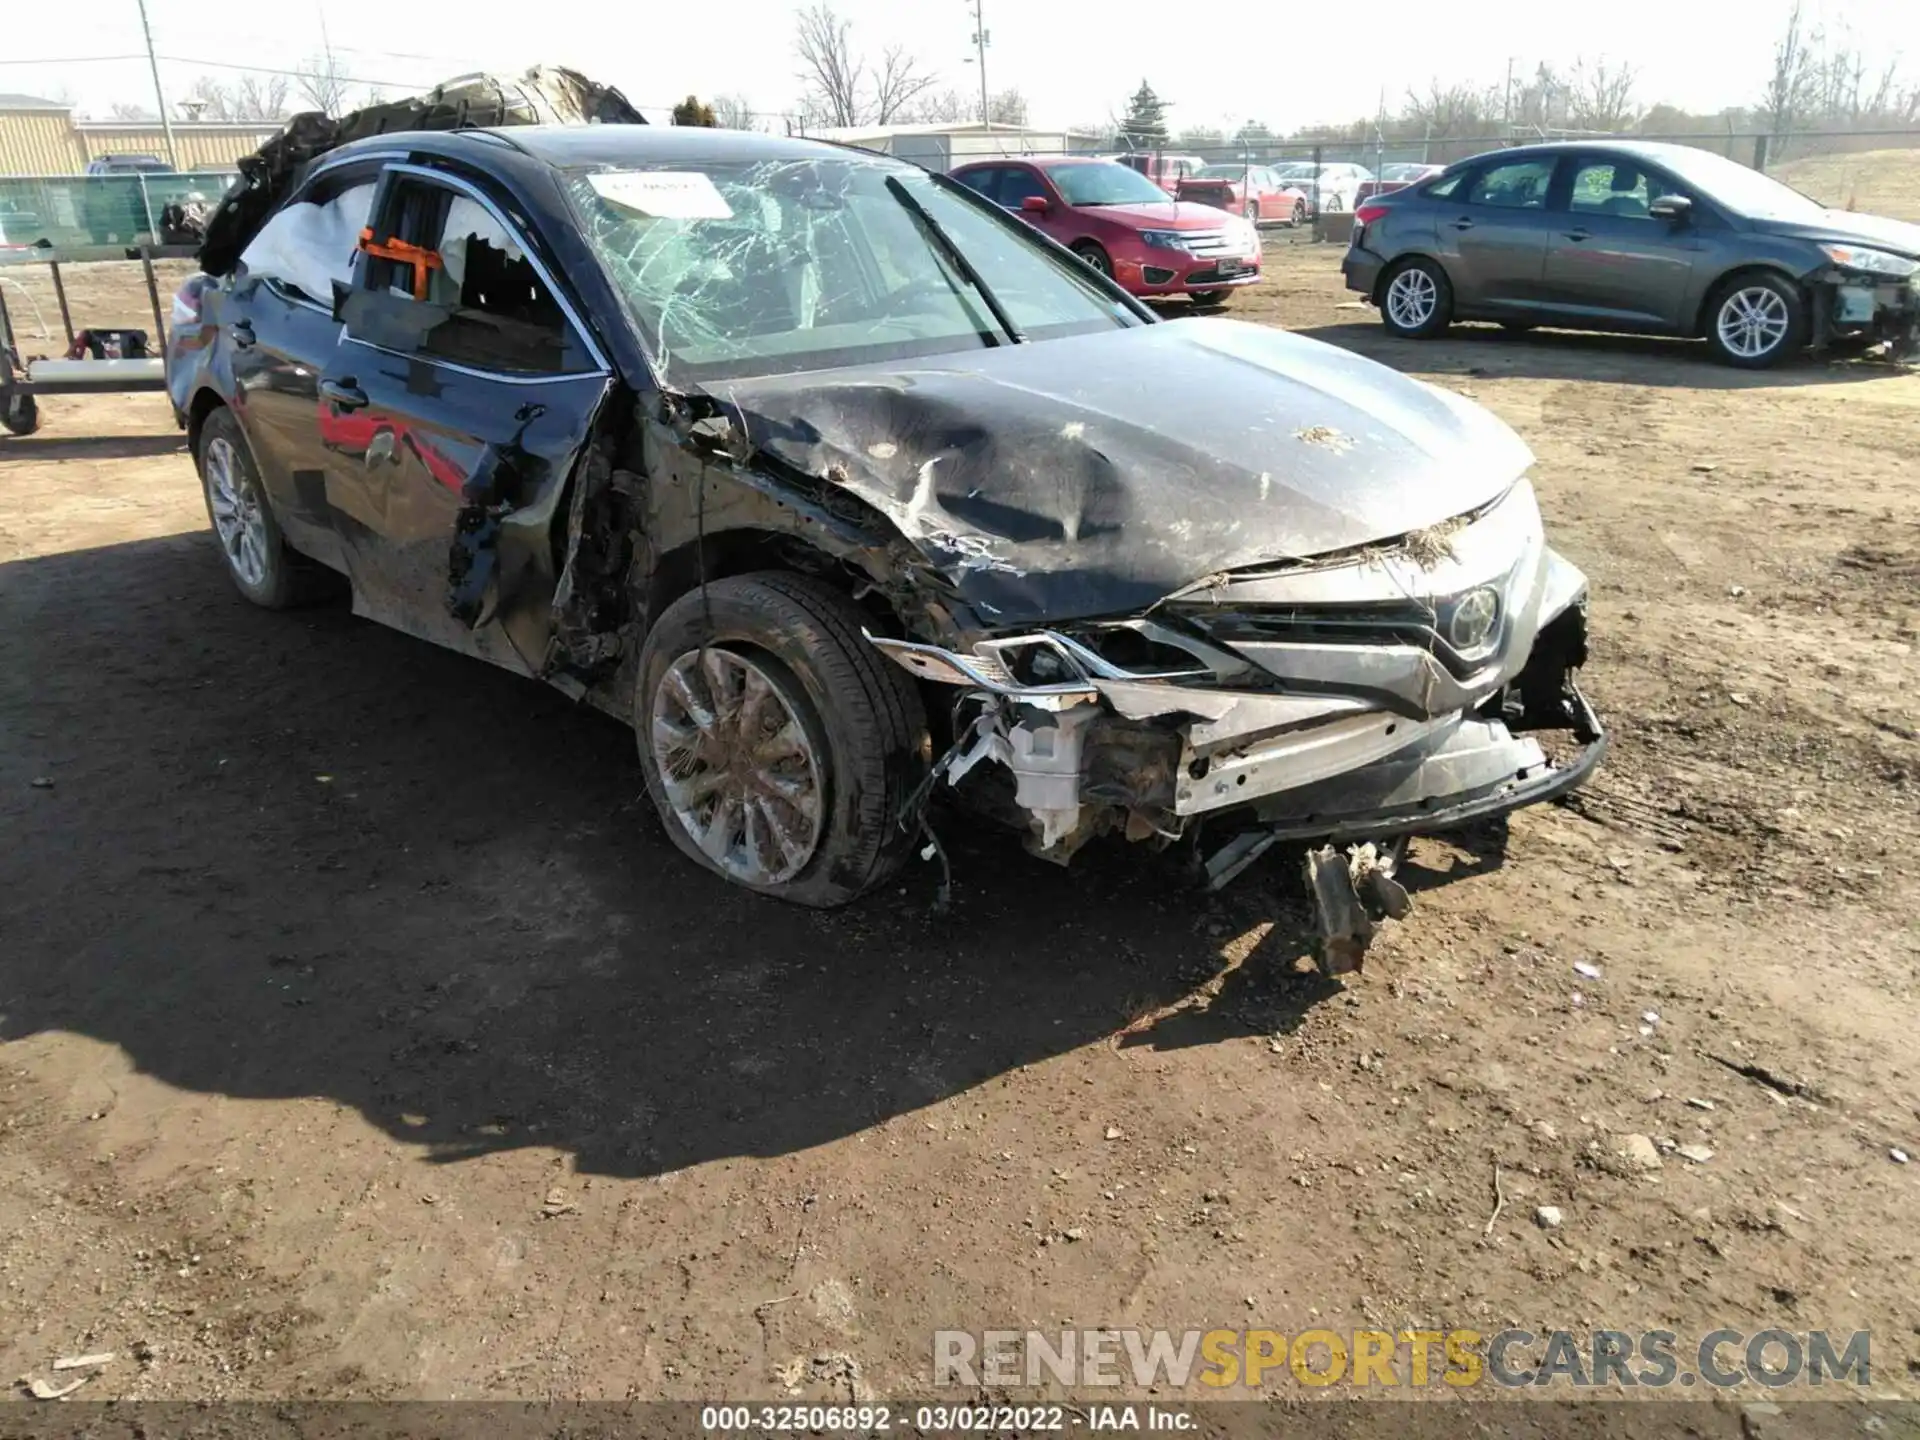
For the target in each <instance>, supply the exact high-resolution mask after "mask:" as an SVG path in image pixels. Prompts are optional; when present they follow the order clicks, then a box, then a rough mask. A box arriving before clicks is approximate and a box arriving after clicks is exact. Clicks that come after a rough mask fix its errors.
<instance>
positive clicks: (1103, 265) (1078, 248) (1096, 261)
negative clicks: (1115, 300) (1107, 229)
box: [1073, 240, 1113, 279]
mask: <svg viewBox="0 0 1920 1440" xmlns="http://www.w3.org/2000/svg"><path fill="white" fill-rule="evenodd" d="M1073 253H1074V254H1076V255H1078V256H1079V257H1080V258H1081V259H1082V260H1084V261H1086V262H1087V264H1089V265H1091V266H1092V267H1093V268H1094V269H1095V270H1098V271H1099V272H1100V273H1101V274H1102V275H1105V276H1107V277H1108V278H1109V279H1111V278H1112V277H1113V261H1112V260H1110V259H1108V258H1107V252H1106V251H1105V250H1102V249H1101V248H1100V247H1099V246H1098V245H1096V244H1094V242H1093V241H1091V240H1082V241H1081V242H1080V243H1079V244H1077V245H1075V246H1074V247H1073Z"/></svg>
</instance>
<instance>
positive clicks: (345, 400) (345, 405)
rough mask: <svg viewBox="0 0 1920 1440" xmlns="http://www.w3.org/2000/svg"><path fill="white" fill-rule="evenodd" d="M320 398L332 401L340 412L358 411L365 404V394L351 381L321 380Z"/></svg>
mask: <svg viewBox="0 0 1920 1440" xmlns="http://www.w3.org/2000/svg"><path fill="white" fill-rule="evenodd" d="M320 398H321V399H323V400H330V401H332V402H333V403H334V404H335V405H337V406H339V407H340V408H341V409H342V410H358V409H360V408H361V407H362V406H364V405H365V404H366V403H367V392H366V391H364V390H362V389H361V388H360V387H359V386H358V385H356V384H354V383H353V381H351V380H322V381H321V382H320Z"/></svg>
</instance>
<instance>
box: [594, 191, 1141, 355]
mask: <svg viewBox="0 0 1920 1440" xmlns="http://www.w3.org/2000/svg"><path fill="white" fill-rule="evenodd" d="M564 178H565V188H566V191H567V195H568V198H569V200H570V201H571V203H572V205H573V207H574V210H575V212H576V215H577V217H578V219H579V222H580V228H581V232H582V234H583V235H584V236H585V238H586V240H587V242H588V244H589V245H590V246H591V248H592V249H593V252H594V254H595V256H596V258H597V259H598V260H599V262H600V264H601V266H602V268H603V269H604V270H605V272H606V274H607V276H608V278H609V279H610V280H611V281H612V283H613V287H614V289H615V290H616V291H617V292H618V293H619V295H620V298H621V300H622V302H623V303H624V304H625V305H626V307H627V309H628V312H629V315H630V316H631V318H632V319H633V321H634V323H635V324H636V326H637V327H638V329H639V331H640V334H641V337H642V339H643V340H644V342H645V343H646V346H647V348H648V351H649V353H650V355H651V357H652V360H653V362H654V365H655V367H656V369H657V370H658V371H659V373H660V375H661V378H662V379H663V380H666V381H668V382H670V383H675V382H680V383H691V382H701V381H707V380H714V379H725V378H735V377H743V376H748V375H765V374H775V373H782V372H793V371H804V370H819V369H826V368H830V367H833V366H838V365H856V364H868V363H873V362H876V361H887V360H906V359H914V358H918V357H925V356H933V355H944V354H952V353H955V352H959V351H966V350H977V349H983V348H988V347H992V346H998V345H1004V344H1009V343H1013V337H1011V336H1009V335H1008V333H1007V331H1006V330H1005V328H1004V327H1002V326H1001V325H1000V324H999V322H998V321H997V320H996V318H995V316H994V314H993V307H992V306H991V305H990V304H988V303H987V302H986V301H985V300H984V299H983V298H982V296H981V294H980V291H979V290H978V288H976V287H975V286H974V284H973V283H972V281H971V279H970V278H969V277H968V276H967V275H965V274H964V273H962V271H961V268H960V267H958V266H956V265H955V264H953V262H952V260H951V259H950V258H949V257H948V256H947V255H946V254H945V253H944V251H943V249H942V248H941V246H940V245H939V243H938V241H937V240H936V239H935V237H934V236H933V235H932V234H930V233H929V230H928V227H927V226H926V225H925V224H923V223H922V221H921V219H920V217H919V216H917V215H916V214H915V213H914V209H913V207H912V206H911V205H909V204H907V203H905V202H904V201H903V200H902V199H901V197H900V196H898V195H896V194H895V193H893V191H892V190H891V189H890V188H889V186H888V184H887V181H888V180H889V178H893V179H897V181H898V182H899V183H900V184H901V185H903V186H905V187H906V189H907V190H908V192H909V193H910V195H911V197H912V199H913V200H916V201H918V202H919V204H920V206H921V207H923V208H924V210H925V211H926V213H927V215H928V216H929V217H930V218H931V219H932V221H933V222H934V223H935V224H936V225H937V226H938V227H939V229H941V230H942V231H944V232H945V233H946V235H947V236H948V237H949V238H950V239H951V240H952V242H953V244H954V246H955V247H956V248H957V249H958V250H959V251H960V252H961V253H962V254H963V255H964V256H965V257H966V259H967V261H968V262H969V264H970V266H971V268H972V269H973V271H974V272H975V273H976V274H977V275H978V276H979V278H980V279H981V280H982V281H983V282H984V283H985V284H986V286H987V287H988V288H989V289H990V290H991V291H992V292H993V296H994V298H995V299H996V300H997V301H998V302H999V303H1000V305H1001V306H1002V307H1003V309H1004V310H1005V312H1006V315H1007V318H1008V319H1009V320H1011V321H1012V323H1013V325H1014V326H1015V327H1016V328H1017V329H1018V330H1019V331H1021V332H1022V333H1023V334H1024V336H1025V338H1026V339H1028V340H1036V341H1044V340H1049V339H1054V338H1058V337H1061V336H1068V335H1084V334H1090V333H1094V332H1098V331H1103V330H1114V329H1121V328H1125V327H1127V326H1132V325H1140V324H1145V323H1149V322H1147V321H1144V320H1142V319H1141V318H1140V317H1139V316H1138V315H1137V314H1136V313H1135V312H1134V311H1133V310H1131V309H1130V308H1129V307H1128V306H1127V305H1126V304H1124V303H1123V302H1121V301H1119V300H1117V299H1115V298H1114V297H1113V296H1112V295H1111V294H1110V293H1107V292H1105V291H1103V290H1102V289H1101V288H1100V287H1099V285H1098V283H1097V282H1096V281H1095V280H1094V279H1093V277H1092V276H1091V275H1090V274H1089V273H1088V272H1087V271H1086V270H1085V269H1084V268H1083V267H1082V265H1081V263H1080V262H1079V261H1078V260H1076V259H1074V258H1073V257H1071V256H1064V255H1056V254H1054V253H1052V252H1051V251H1050V250H1049V249H1048V248H1047V247H1046V246H1045V245H1044V244H1042V243H1041V242H1039V241H1037V240H1035V239H1034V238H1033V237H1032V235H1031V233H1030V232H1028V231H1027V230H1026V227H1024V226H1023V225H1021V224H1020V223H1019V222H1018V221H1013V220H1009V219H1007V218H1004V217H1002V216H1000V215H999V214H998V213H997V212H995V211H994V210H992V209H991V208H990V207H988V206H986V205H984V204H981V203H976V202H975V201H973V200H971V199H969V198H967V197H965V196H962V195H958V194H955V193H954V192H953V191H952V190H949V189H947V188H945V187H944V186H942V185H940V184H937V183H936V182H935V181H934V180H933V179H932V178H931V177H930V176H928V175H927V174H926V173H925V172H923V171H920V170H916V169H913V168H911V167H908V166H902V165H897V164H892V163H888V162H885V161H880V160H872V159H858V158H852V157H849V158H847V159H844V160H842V159H838V158H834V159H820V160H812V159H809V160H801V161H795V160H781V161H762V162H757V163H743V164H734V165H725V164H719V165H715V164H707V165H675V166H659V167H640V168H635V169H611V168H607V169H596V170H580V171H574V172H570V173H568V174H567V175H566V176H565V177H564Z"/></svg>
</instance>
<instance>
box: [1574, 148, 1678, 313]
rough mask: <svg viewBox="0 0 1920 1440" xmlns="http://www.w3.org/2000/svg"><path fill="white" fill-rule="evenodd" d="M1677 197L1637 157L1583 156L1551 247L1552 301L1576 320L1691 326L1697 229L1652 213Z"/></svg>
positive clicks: (1668, 185) (1669, 186)
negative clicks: (1689, 311)
mask: <svg viewBox="0 0 1920 1440" xmlns="http://www.w3.org/2000/svg"><path fill="white" fill-rule="evenodd" d="M1678 193H1680V192H1679V191H1678V189H1677V187H1674V186H1672V185H1670V184H1668V183H1667V182H1665V181H1664V180H1662V179H1661V178H1660V177H1658V176H1656V175H1653V174H1651V173H1649V172H1648V171H1647V170H1646V169H1645V168H1644V167H1643V166H1641V165H1638V164H1636V163H1635V162H1634V161H1632V160H1631V159H1627V158H1624V157H1607V156H1582V157H1581V158H1580V159H1579V160H1578V161H1576V162H1575V164H1574V167H1573V175H1572V185H1571V188H1570V189H1569V191H1568V193H1567V203H1566V208H1565V210H1564V212H1563V213H1561V214H1558V215H1556V216H1555V222H1556V223H1555V225H1554V228H1553V233H1552V236H1551V238H1550V239H1549V241H1548V245H1547V274H1546V290H1547V294H1546V299H1547V302H1548V303H1549V304H1550V305H1552V306H1553V308H1554V309H1556V310H1558V311H1559V312H1560V313H1562V314H1564V315H1566V316H1567V317H1569V318H1570V319H1576V320H1582V321H1587V322H1592V323H1603V324H1607V325H1613V326H1619V327H1621V328H1624V329H1645V330H1658V331H1672V330H1679V329H1682V328H1684V325H1685V322H1686V321H1687V320H1689V319H1690V318H1691V317H1690V316H1687V315H1686V314H1684V313H1683V312H1684V311H1685V310H1686V309H1687V297H1688V295H1689V294H1690V293H1691V289H1692V279H1693V266H1694V261H1695V259H1696V258H1697V256H1698V253H1699V251H1700V249H1701V243H1700V240H1699V238H1698V236H1697V234H1696V233H1695V231H1694V230H1693V229H1692V228H1690V227H1688V226H1684V225H1683V226H1675V225H1674V224H1673V222H1671V221H1669V220H1662V219H1657V218H1656V217H1655V216H1653V215H1652V214H1650V213H1649V207H1650V206H1651V205H1652V204H1653V202H1654V201H1655V200H1657V199H1659V198H1660V197H1661V196H1663V195H1667V194H1678Z"/></svg>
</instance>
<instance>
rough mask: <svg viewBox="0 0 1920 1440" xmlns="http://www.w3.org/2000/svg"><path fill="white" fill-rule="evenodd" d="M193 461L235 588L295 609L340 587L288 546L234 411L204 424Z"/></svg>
mask: <svg viewBox="0 0 1920 1440" xmlns="http://www.w3.org/2000/svg"><path fill="white" fill-rule="evenodd" d="M193 460H194V465H195V466H196V467H197V468H198V469H199V471H200V494H201V498H202V499H204V500H205V501H206V506H207V520H208V522H209V523H210V524H211V525H212V526H213V538H214V540H215V542H216V543H217V544H218V545H219V547H220V556H221V559H223V560H224V561H225V562H226V567H227V576H228V578H229V579H231V580H232V581H233V585H234V588H235V589H236V590H238V591H239V592H240V593H241V594H242V595H244V596H246V598H247V599H249V600H251V601H252V602H253V603H254V604H256V605H259V606H261V607H263V608H265V609H268V610H290V609H292V608H293V607H295V606H297V605H306V604H310V603H312V602H313V601H315V600H319V599H322V598H324V597H325V596H327V595H329V594H331V593H332V592H333V591H334V590H336V589H337V588H338V586H339V583H340V582H339V577H338V576H336V575H335V574H334V572H333V571H331V570H328V569H327V568H326V567H325V566H323V565H320V564H318V563H317V562H315V561H312V560H309V559H307V557H306V556H304V555H301V554H299V553H297V552H296V551H294V550H292V549H290V548H288V545H287V542H286V539H285V537H283V536H282V535H281V533H280V522H279V521H277V520H276V519H274V516H273V506H272V505H271V504H270V503H269V502H268V500H267V492H266V488H265V487H264V486H263V485H262V484H261V483H260V468H259V467H258V466H257V465H255V464H254V462H253V451H252V450H251V449H249V448H248V446H247V439H246V436H245V435H244V434H242V433H241V430H240V422H239V421H238V420H237V419H235V418H234V414H233V411H231V410H229V409H227V408H226V407H225V406H224V405H223V406H221V407H220V408H219V409H217V410H215V411H213V413H211V414H210V415H208V416H207V418H206V419H205V420H204V421H202V422H201V425H200V435H199V440H198V442H197V443H196V444H195V447H194V456H193Z"/></svg>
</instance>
